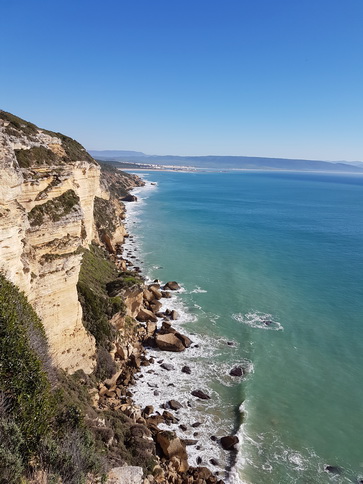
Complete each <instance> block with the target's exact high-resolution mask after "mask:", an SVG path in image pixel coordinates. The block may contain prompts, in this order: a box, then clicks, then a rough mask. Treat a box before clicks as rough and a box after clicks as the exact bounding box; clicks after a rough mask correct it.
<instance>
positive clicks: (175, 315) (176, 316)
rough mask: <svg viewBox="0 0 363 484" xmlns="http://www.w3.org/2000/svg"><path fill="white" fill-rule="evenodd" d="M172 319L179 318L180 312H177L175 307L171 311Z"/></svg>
mask: <svg viewBox="0 0 363 484" xmlns="http://www.w3.org/2000/svg"><path fill="white" fill-rule="evenodd" d="M170 319H172V320H173V321H175V320H176V319H179V313H177V312H176V311H175V309H173V310H172V311H171V313H170Z"/></svg>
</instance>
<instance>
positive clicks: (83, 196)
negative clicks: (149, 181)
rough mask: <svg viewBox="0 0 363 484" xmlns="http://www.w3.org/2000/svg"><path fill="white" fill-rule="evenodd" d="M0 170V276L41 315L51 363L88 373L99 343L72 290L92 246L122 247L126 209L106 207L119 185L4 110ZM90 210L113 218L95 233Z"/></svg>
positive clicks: (128, 182)
mask: <svg viewBox="0 0 363 484" xmlns="http://www.w3.org/2000/svg"><path fill="white" fill-rule="evenodd" d="M0 170H1V171H0V270H1V271H2V272H3V273H4V275H5V276H6V277H7V278H8V279H9V280H10V281H12V282H13V283H14V284H15V285H16V286H17V287H19V288H20V289H21V290H22V291H24V293H25V294H26V296H27V297H28V300H29V302H30V303H31V304H32V306H33V307H34V309H35V310H36V312H37V314H38V315H39V316H40V318H41V320H42V322H43V325H44V328H45V331H46V335H47V338H48V341H49V347H50V353H51V357H52V360H53V363H54V364H55V365H56V366H57V367H59V368H62V369H64V370H66V371H67V372H69V373H74V372H75V371H77V370H83V371H84V372H85V373H86V374H90V373H91V372H92V371H93V370H94V368H95V365H96V343H95V338H94V336H93V335H92V334H91V333H90V332H89V331H87V330H86V329H85V327H84V325H83V323H82V307H81V305H80V303H79V300H78V293H77V283H78V280H79V272H80V267H81V261H82V257H83V252H84V250H85V249H88V247H89V245H90V243H91V242H92V240H96V241H100V238H103V240H102V242H103V243H105V244H108V245H109V247H110V248H111V247H115V246H116V245H117V243H122V241H123V237H124V235H125V230H124V227H123V225H122V223H121V218H122V213H123V205H122V203H121V202H119V201H118V199H117V197H115V196H114V197H112V200H111V201H110V200H109V199H110V190H112V187H113V184H115V183H116V184H117V183H118V184H120V181H119V180H113V181H112V180H111V179H110V177H109V180H108V182H109V183H108V182H107V181H106V180H105V179H104V178H101V174H100V166H99V165H98V164H97V163H96V161H95V160H94V159H93V158H92V157H91V156H90V155H89V154H88V153H87V151H86V150H85V149H84V148H83V147H82V146H81V145H80V144H79V143H78V142H76V141H75V140H73V139H72V138H69V137H67V136H64V135H62V134H60V133H54V132H52V131H48V130H45V129H41V128H38V127H37V126H35V125H34V124H32V123H29V122H27V121H24V120H22V119H20V118H17V117H16V116H13V115H11V114H9V113H6V112H4V111H0ZM121 183H123V184H124V189H128V188H131V187H132V186H136V185H138V184H140V181H139V179H137V177H132V176H125V178H124V179H123V181H122V182H121ZM118 188H120V187H118ZM107 201H108V202H107ZM95 203H96V208H98V209H99V210H100V211H101V212H102V211H103V210H109V211H110V212H112V217H111V216H110V217H105V220H108V223H112V227H111V228H110V227H103V226H102V218H101V217H99V222H98V224H99V226H98V227H96V226H95V218H94V211H95V210H94V209H95ZM109 204H111V207H110V206H109ZM96 212H97V210H96ZM96 218H97V217H96ZM110 221H111V222H110ZM111 229H112V230H111Z"/></svg>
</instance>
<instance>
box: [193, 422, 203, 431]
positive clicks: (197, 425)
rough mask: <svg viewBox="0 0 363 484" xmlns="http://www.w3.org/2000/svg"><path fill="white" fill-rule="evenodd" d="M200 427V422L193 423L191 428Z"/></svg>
mask: <svg viewBox="0 0 363 484" xmlns="http://www.w3.org/2000/svg"><path fill="white" fill-rule="evenodd" d="M201 425H202V423H201V422H194V423H193V424H192V427H193V428H195V429H196V428H197V427H200V426H201Z"/></svg>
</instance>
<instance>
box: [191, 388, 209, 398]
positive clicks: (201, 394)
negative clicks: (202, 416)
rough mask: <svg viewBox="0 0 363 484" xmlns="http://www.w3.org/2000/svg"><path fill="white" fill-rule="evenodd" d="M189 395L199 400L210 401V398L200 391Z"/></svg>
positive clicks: (194, 391)
mask: <svg viewBox="0 0 363 484" xmlns="http://www.w3.org/2000/svg"><path fill="white" fill-rule="evenodd" d="M191 393H192V395H193V397H197V398H200V399H201V400H210V396H209V395H208V394H207V393H205V392H203V391H202V390H193V391H192V392H191Z"/></svg>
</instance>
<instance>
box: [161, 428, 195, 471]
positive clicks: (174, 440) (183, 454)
mask: <svg viewBox="0 0 363 484" xmlns="http://www.w3.org/2000/svg"><path fill="white" fill-rule="evenodd" d="M156 441H157V443H158V444H159V445H160V447H161V450H162V451H163V454H164V455H165V457H166V458H167V459H172V458H173V457H176V458H177V459H178V460H179V461H180V466H179V472H186V471H187V470H188V469H189V465H188V456H187V451H186V449H185V444H183V442H182V441H181V440H180V439H179V438H178V437H177V436H176V434H175V432H169V431H165V430H163V431H161V432H159V433H158V434H157V436H156Z"/></svg>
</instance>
